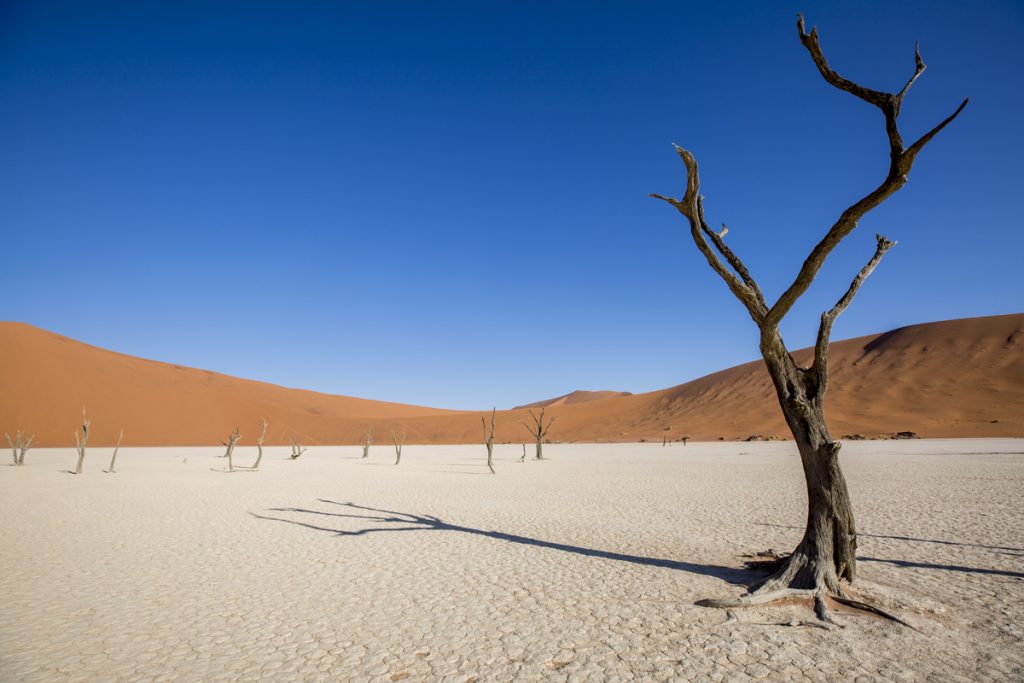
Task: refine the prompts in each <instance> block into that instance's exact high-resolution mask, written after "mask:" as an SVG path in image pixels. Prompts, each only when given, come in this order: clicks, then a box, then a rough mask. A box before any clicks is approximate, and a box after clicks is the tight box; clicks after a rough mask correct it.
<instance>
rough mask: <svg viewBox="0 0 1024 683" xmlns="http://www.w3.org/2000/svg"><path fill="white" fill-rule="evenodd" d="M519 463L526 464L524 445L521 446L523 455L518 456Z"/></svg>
mask: <svg viewBox="0 0 1024 683" xmlns="http://www.w3.org/2000/svg"><path fill="white" fill-rule="evenodd" d="M519 462H526V444H525V443H524V444H523V454H522V455H521V456H519Z"/></svg>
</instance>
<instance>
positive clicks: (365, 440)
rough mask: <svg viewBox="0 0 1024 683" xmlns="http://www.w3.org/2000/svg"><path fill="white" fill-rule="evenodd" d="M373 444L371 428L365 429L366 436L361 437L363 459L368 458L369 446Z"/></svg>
mask: <svg viewBox="0 0 1024 683" xmlns="http://www.w3.org/2000/svg"><path fill="white" fill-rule="evenodd" d="M372 443H373V427H367V428H366V435H365V436H364V437H363V459H366V458H369V457H370V444H372Z"/></svg>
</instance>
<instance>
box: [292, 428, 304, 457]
mask: <svg viewBox="0 0 1024 683" xmlns="http://www.w3.org/2000/svg"><path fill="white" fill-rule="evenodd" d="M305 452H306V449H305V448H302V447H301V446H299V444H298V442H297V441H296V440H295V435H294V434H292V455H291V458H292V460H296V459H297V458H298V457H299V456H300V455H302V454H303V453H305Z"/></svg>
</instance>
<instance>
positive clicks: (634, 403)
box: [0, 314, 1024, 446]
mask: <svg viewBox="0 0 1024 683" xmlns="http://www.w3.org/2000/svg"><path fill="white" fill-rule="evenodd" d="M810 352H811V350H810V349H803V350H800V351H797V352H795V353H794V356H795V357H796V359H797V361H798V362H802V363H806V362H807V360H808V359H809V358H810ZM830 367H831V371H832V381H831V384H830V389H829V394H828V398H827V415H828V420H829V424H830V428H831V429H832V431H833V434H834V435H835V436H837V437H841V436H844V435H849V434H862V435H864V436H867V437H874V436H876V435H879V434H888V433H893V432H898V431H913V432H916V433H918V434H919V435H921V436H923V437H934V438H941V437H965V438H967V437H969V438H977V437H1010V436H1024V314H1011V315H1001V316H990V317H981V318H965V319H960V320H949V321H943V322H935V323H925V324H921V325H911V326H908V327H903V328H899V329H896V330H891V331H889V332H884V333H881V334H875V335H869V336H865V337H859V338H856V339H848V340H845V341H840V342H834V343H833V344H832V346H831V351H830ZM0 377H2V378H3V383H4V386H5V390H4V391H2V392H0V431H7V432H11V433H13V431H14V430H16V429H25V430H28V431H30V432H33V433H35V434H36V435H37V439H38V443H39V445H40V446H69V445H71V444H72V442H73V439H72V431H73V430H74V429H75V427H76V424H77V420H78V418H79V415H80V413H81V410H82V406H83V405H84V406H87V408H88V410H89V414H90V416H91V417H92V418H93V434H92V435H91V438H90V444H91V445H95V446H101V445H111V444H112V443H113V442H114V440H115V439H116V438H117V433H118V431H119V430H120V429H122V428H123V429H124V430H125V440H124V443H125V445H135V446H171V445H176V446H189V445H213V444H217V443H218V442H219V441H220V440H221V439H223V438H225V436H226V435H227V434H228V433H229V432H230V431H231V429H233V428H234V427H235V426H236V425H237V426H239V427H240V429H241V431H242V441H241V443H242V444H246V443H251V441H252V438H253V437H254V436H255V433H256V431H257V430H258V427H257V425H258V424H259V419H260V417H261V416H265V417H266V418H267V419H268V420H269V422H270V429H269V430H268V433H267V443H268V444H285V443H287V442H288V438H289V436H290V435H291V434H295V435H296V437H297V438H299V439H300V440H301V441H302V442H303V443H306V444H310V445H321V444H354V443H357V442H359V441H360V440H361V439H362V436H363V434H364V433H365V431H366V429H367V428H368V427H372V428H373V429H374V431H375V433H376V435H377V441H378V443H382V442H384V441H386V435H387V433H388V430H389V429H392V428H396V427H401V428H404V429H406V430H407V431H408V435H409V436H408V441H409V443H420V444H440V443H474V442H476V441H478V440H479V439H480V434H479V431H480V422H479V417H478V416H479V415H480V414H482V412H483V411H454V410H443V409H438V408H429V407H423V406H411V405H404V404H399V403H388V402H383V401H373V400H369V399H359V398H352V397H348V396H337V395H329V394H321V393H317V392H312V391H305V390H301V389H289V388H285V387H280V386H277V385H273V384H268V383H264V382H257V381H254V380H247V379H239V378H236V377H230V376H228V375H223V374H219V373H215V372H210V371H207V370H199V369H194V368H185V367H182V366H177V365H172V364H168V363H162V362H159V361H152V360H145V359H142V358H136V357H133V356H127V355H124V354H120V353H115V352H112V351H107V350H105V349H101V348H98V347H94V346H90V345H88V344H84V343H81V342H78V341H75V340H73V339H69V338H67V337H63V336H61V335H58V334H54V333H52V332H47V331H45V330H41V329H39V328H35V327H32V326H30V325H26V324H23V323H10V322H3V323H0ZM574 393H576V392H574ZM593 393H597V394H604V393H615V392H593ZM571 396H573V394H567V395H565V396H562V397H558V398H557V399H553V400H551V401H549V405H550V408H549V414H551V415H553V416H556V417H557V418H558V422H557V424H556V426H555V427H554V428H553V429H552V430H551V433H550V438H551V440H552V441H562V442H569V441H577V442H636V441H658V442H660V441H661V440H662V439H669V440H678V439H679V438H681V437H683V436H688V437H690V438H691V439H693V440H717V439H720V438H724V439H729V440H731V439H742V438H746V437H748V436H751V435H759V436H762V437H772V436H774V437H782V438H785V437H787V436H788V430H787V429H786V426H785V423H784V422H783V419H782V415H781V412H780V410H779V407H778V405H777V403H776V399H775V395H774V391H773V389H772V387H771V384H770V380H769V377H768V374H767V372H766V370H765V369H764V364H763V362H761V361H752V362H750V363H745V364H743V365H738V366H735V367H732V368H729V369H726V370H722V371H719V372H716V373H712V374H710V375H707V376H705V377H701V378H699V379H696V380H693V381H691V382H686V383H684V384H680V385H677V386H674V387H670V388H667V389H663V390H660V391H653V392H648V393H643V394H627V395H618V396H604V395H602V396H600V398H599V399H597V400H594V399H591V400H578V401H570V400H568V398H569V397H571ZM541 403H544V402H541ZM534 405H537V404H534ZM525 419H526V410H525V409H523V408H518V409H513V410H506V411H500V412H499V413H498V416H497V441H498V442H499V443H507V442H522V441H527V440H528V438H529V437H528V435H527V433H526V430H525V429H523V427H522V426H521V425H520V424H519V423H520V422H521V421H523V420H525Z"/></svg>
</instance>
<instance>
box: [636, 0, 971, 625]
mask: <svg viewBox="0 0 1024 683" xmlns="http://www.w3.org/2000/svg"><path fill="white" fill-rule="evenodd" d="M797 31H798V33H799V38H800V42H801V43H802V44H803V46H804V47H805V48H807V51H808V53H809V54H810V57H811V59H812V60H813V62H814V65H815V66H816V67H817V69H818V71H819V72H820V73H821V75H822V77H823V78H824V79H825V81H826V82H827V83H828V84H830V85H832V86H834V87H836V88H839V89H840V90H843V91H845V92H847V93H849V94H851V95H853V96H854V97H857V98H859V99H861V100H863V101H865V102H867V103H869V104H871V105H873V106H874V107H876V108H877V109H878V110H879V111H880V112H881V113H882V115H883V118H884V121H885V134H886V137H887V138H888V147H889V169H888V173H887V174H886V176H885V178H884V179H883V180H882V182H881V183H880V184H879V185H878V186H877V187H876V188H875V189H874V190H872V191H871V192H869V193H868V194H867V195H865V196H864V197H862V198H861V199H859V200H858V201H856V202H855V203H854V204H852V205H851V206H849V207H848V208H846V209H845V210H843V212H842V213H841V214H840V216H839V218H838V219H837V220H836V222H835V223H834V224H833V225H832V226H831V227H830V228H829V229H828V231H827V232H826V233H825V236H824V237H823V238H822V239H821V240H820V241H819V242H818V243H817V244H816V245H815V246H814V248H813V249H812V250H811V252H810V254H809V255H808V256H807V259H806V260H805V261H804V263H803V266H802V267H801V268H800V271H799V272H798V273H797V275H796V277H795V278H794V280H793V282H792V284H791V285H790V286H789V287H788V288H787V289H786V290H785V291H784V292H783V293H782V295H781V296H780V297H779V298H778V299H777V300H776V302H775V303H774V304H772V305H771V306H769V305H768V303H767V300H766V299H765V297H764V294H763V293H762V292H761V288H760V287H759V286H758V284H757V281H756V280H755V279H754V277H753V276H752V275H751V274H750V271H749V270H748V269H747V267H746V266H745V265H744V263H743V261H741V260H740V258H739V256H737V255H736V254H735V253H734V252H733V250H732V249H730V248H729V246H728V245H726V243H725V241H724V237H725V233H726V228H725V225H724V224H723V226H722V230H721V231H718V232H716V231H714V230H712V229H711V228H710V227H709V226H708V224H707V222H706V221H705V218H704V197H703V196H702V195H701V194H700V176H699V175H698V171H697V160H696V159H695V158H694V156H693V155H692V154H691V153H690V152H688V151H687V150H685V149H683V148H681V147H676V151H677V152H678V154H679V157H680V158H681V159H682V160H683V164H684V166H685V167H686V191H685V193H684V194H683V196H682V198H680V199H674V198H671V197H666V196H663V195H652V196H653V197H655V198H657V199H661V200H663V201H665V202H667V203H669V204H671V205H672V206H673V207H675V208H676V209H677V210H678V211H679V213H681V214H682V215H683V216H684V217H685V218H686V220H687V221H688V223H689V225H690V235H691V236H692V238H693V241H694V243H695V244H696V246H697V248H698V249H699V250H700V252H701V254H703V256H704V258H705V259H706V260H707V262H708V265H709V266H711V269H712V270H714V271H715V273H717V274H718V276H719V277H721V278H722V279H723V280H724V281H725V284H726V285H727V286H728V288H729V290H730V291H731V292H732V293H733V295H734V296H735V297H736V298H737V299H738V300H739V301H740V303H741V304H743V306H744V307H745V308H746V309H747V312H748V313H749V314H750V317H751V319H752V320H753V321H754V324H755V325H757V327H758V330H759V331H760V350H761V356H762V358H763V359H764V362H765V366H766V367H767V369H768V373H769V374H770V376H771V379H772V383H773V385H774V387H775V392H776V395H777V397H778V400H779V405H780V407H781V408H782V413H783V415H784V416H785V419H786V424H787V425H788V426H789V429H790V431H791V432H792V434H793V438H794V439H795V440H796V444H797V448H798V449H799V451H800V459H801V463H802V465H803V471H804V478H805V480H806V485H807V499H808V501H807V504H808V509H807V526H806V530H805V532H804V537H803V540H801V541H800V543H799V545H798V546H797V547H796V549H795V550H794V551H793V552H792V553H791V554H790V555H788V556H785V557H782V558H780V559H779V560H778V561H777V563H776V564H777V568H776V569H775V571H774V572H773V573H772V574H771V575H770V576H769V577H767V578H766V579H764V580H763V581H760V582H759V583H758V584H756V585H754V586H752V587H751V590H750V592H749V593H748V594H746V595H744V596H742V597H739V598H735V599H724V600H705V601H703V604H704V605H707V606H710V607H743V606H750V605H762V604H766V603H769V602H773V601H776V600H781V599H785V598H790V597H794V596H807V597H812V598H813V599H814V602H815V612H816V613H817V615H818V617H819V618H820V619H821V620H822V621H830V618H829V616H828V613H827V608H826V601H825V600H826V597H832V598H833V599H836V600H840V601H845V602H847V603H848V604H853V603H854V602H856V601H852V600H850V599H849V598H847V596H846V593H845V591H844V588H843V583H842V582H843V581H846V582H849V583H852V582H853V581H854V579H855V578H856V576H857V556H856V551H857V531H856V526H855V523H854V519H853V510H852V508H851V506H850V496H849V493H848V491H847V486H846V480H845V478H844V477H843V472H842V468H841V467H840V464H839V449H840V443H839V442H838V441H836V440H835V439H833V438H832V435H831V433H830V431H829V428H828V424H827V423H826V421H825V392H826V389H827V388H828V380H829V376H828V352H829V337H830V335H831V333H832V325H833V323H834V322H835V320H836V318H837V317H838V316H839V315H840V314H841V313H842V312H843V311H844V310H846V308H847V307H848V306H849V305H850V303H851V302H852V301H853V298H854V296H855V295H856V294H857V291H858V290H859V289H860V287H861V285H863V284H864V281H865V279H866V278H867V277H868V276H869V275H870V274H871V272H872V271H873V270H874V269H875V267H876V266H877V265H878V264H879V262H880V261H881V260H882V257H883V256H885V254H886V252H887V251H889V249H891V248H892V247H893V246H894V245H895V244H896V243H895V242H894V241H892V240H889V239H888V238H886V237H883V236H882V235H876V236H875V251H874V254H873V255H872V256H871V258H870V259H869V260H868V261H867V263H866V264H865V265H864V266H863V268H861V270H860V272H858V273H857V274H856V276H855V277H854V278H853V281H852V282H851V283H850V286H849V288H848V289H847V290H846V292H845V293H844V294H843V295H842V296H841V297H840V298H839V300H838V301H837V302H836V304H835V305H834V306H833V307H832V308H830V309H829V310H827V311H825V312H824V313H822V314H821V322H820V325H819V327H818V335H817V342H816V344H815V346H814V356H813V360H812V361H811V363H810V364H809V365H807V366H800V365H798V364H797V363H796V361H795V360H794V359H793V356H792V355H791V354H790V352H789V350H788V349H787V348H786V345H785V343H784V341H783V339H782V335H781V333H780V332H779V324H780V323H781V322H782V320H783V318H784V317H785V316H786V314H787V313H788V312H789V311H790V309H792V307H793V305H794V304H795V303H796V302H797V300H798V299H799V298H800V296H801V295H803V294H804V293H805V292H806V291H807V289H808V288H809V287H810V286H811V283H812V282H813V281H814V279H815V276H816V275H817V274H818V272H819V270H820V269H821V267H822V266H823V265H824V263H825V259H826V258H827V257H828V255H829V254H830V253H831V252H832V250H833V249H835V248H836V246H838V245H839V243H840V242H841V241H842V240H843V239H844V238H845V237H847V236H848V235H849V234H850V233H851V232H853V230H854V229H855V228H856V227H857V223H858V222H859V221H860V219H861V218H862V217H863V216H864V215H865V214H866V213H868V212H869V211H871V210H872V209H874V208H875V207H877V206H879V205H880V204H881V203H882V202H884V201H885V200H886V199H887V198H888V197H890V196H891V195H892V194H893V193H895V192H896V191H897V190H899V189H900V188H901V187H903V186H904V185H905V184H906V183H907V181H908V179H909V174H910V170H911V167H912V166H913V164H914V161H915V160H916V159H917V155H918V154H919V153H920V152H921V150H922V149H924V146H925V145H927V144H928V143H929V142H930V141H931V140H932V138H934V137H935V136H936V135H937V134H938V133H939V132H940V131H941V130H942V129H943V128H945V127H946V126H947V125H948V124H949V123H950V122H951V121H953V119H955V118H956V117H957V116H958V115H959V114H960V112H961V111H963V108H964V107H965V106H966V105H967V100H964V101H963V102H962V103H961V104H960V106H959V107H957V108H956V110H955V111H954V112H953V113H952V114H951V115H949V116H948V117H947V118H945V119H944V120H943V121H941V122H940V123H939V124H938V125H936V126H935V127H934V128H932V129H931V130H930V131H928V132H927V133H925V134H924V135H922V136H921V137H920V138H919V139H917V140H916V141H915V142H913V143H912V144H910V145H909V146H907V145H905V144H904V141H903V137H902V135H901V133H900V130H899V126H898V125H897V119H898V118H899V115H900V109H901V108H902V106H903V99H904V97H905V96H906V94H907V93H908V92H909V91H910V88H911V86H912V85H914V83H915V82H916V81H917V79H918V77H920V76H921V74H922V73H923V72H924V70H925V63H924V61H923V60H922V58H921V53H920V51H919V50H917V48H916V47H915V51H914V58H915V65H914V71H913V74H912V75H911V76H910V78H909V79H908V80H907V82H906V84H905V85H904V86H903V88H902V89H901V90H900V91H899V92H897V93H886V92H881V91H877V90H872V89H870V88H867V87H864V86H862V85H859V84H857V83H854V82H853V81H850V80H848V79H846V78H844V77H843V76H841V75H839V74H838V73H837V72H836V71H834V70H833V69H832V67H831V66H829V63H828V61H827V60H826V58H825V55H824V53H823V52H822V49H821V45H820V42H819V39H818V29H817V28H816V27H815V28H812V29H811V32H810V33H808V32H807V31H806V30H805V26H804V18H803V16H802V15H800V16H799V20H798V22H797ZM723 259H724V262H723ZM857 606H861V607H862V606H863V605H861V604H859V603H858V605H857Z"/></svg>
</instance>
